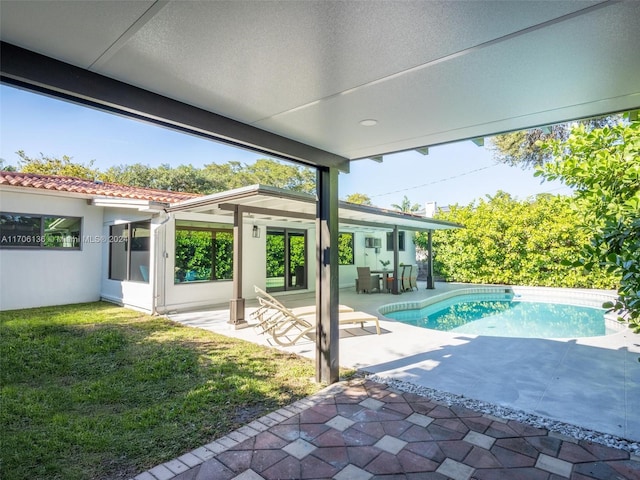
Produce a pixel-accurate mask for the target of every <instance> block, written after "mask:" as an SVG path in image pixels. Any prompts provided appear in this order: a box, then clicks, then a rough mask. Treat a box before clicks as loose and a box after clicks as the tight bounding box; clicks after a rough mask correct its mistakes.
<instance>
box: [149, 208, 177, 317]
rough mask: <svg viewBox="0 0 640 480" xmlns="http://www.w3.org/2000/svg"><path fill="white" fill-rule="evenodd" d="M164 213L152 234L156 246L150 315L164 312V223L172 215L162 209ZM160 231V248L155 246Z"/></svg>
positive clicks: (165, 277) (165, 270)
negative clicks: (160, 300) (160, 297)
mask: <svg viewBox="0 0 640 480" xmlns="http://www.w3.org/2000/svg"><path fill="white" fill-rule="evenodd" d="M164 213H165V214H166V215H167V218H166V219H165V220H163V221H162V222H160V223H159V224H158V227H157V228H156V229H155V231H154V234H153V235H154V243H155V246H156V248H155V249H154V253H155V255H154V256H153V302H152V305H151V314H152V315H162V314H163V313H165V311H166V308H165V305H166V303H167V289H166V285H164V282H166V280H167V256H168V254H167V251H166V248H167V229H166V224H167V222H169V220H171V219H172V218H173V217H172V216H171V214H170V213H167V211H166V210H165V211H164ZM160 233H162V248H157V247H159V243H160ZM160 255H162V276H161V275H159V274H158V272H159V270H160V266H159V263H160V260H159V258H158V257H159V256H160ZM160 279H162V282H163V287H162V305H161V307H162V313H160V310H159V309H158V307H159V305H158V290H159V283H160Z"/></svg>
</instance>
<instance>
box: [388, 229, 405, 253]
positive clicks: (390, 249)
mask: <svg viewBox="0 0 640 480" xmlns="http://www.w3.org/2000/svg"><path fill="white" fill-rule="evenodd" d="M404 233H405V232H404V230H399V231H398V251H399V252H404V251H405V245H406V242H405V234H404ZM387 252H393V232H387Z"/></svg>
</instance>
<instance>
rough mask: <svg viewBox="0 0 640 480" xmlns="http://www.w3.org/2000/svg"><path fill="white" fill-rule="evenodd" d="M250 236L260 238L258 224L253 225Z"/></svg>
mask: <svg viewBox="0 0 640 480" xmlns="http://www.w3.org/2000/svg"><path fill="white" fill-rule="evenodd" d="M251 236H252V237H253V238H260V227H258V225H254V226H253V228H252V229H251Z"/></svg>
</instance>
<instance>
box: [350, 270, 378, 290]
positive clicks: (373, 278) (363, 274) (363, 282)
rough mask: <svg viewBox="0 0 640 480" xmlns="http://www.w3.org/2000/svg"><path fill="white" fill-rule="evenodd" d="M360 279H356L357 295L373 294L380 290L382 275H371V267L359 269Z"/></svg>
mask: <svg viewBox="0 0 640 480" xmlns="http://www.w3.org/2000/svg"><path fill="white" fill-rule="evenodd" d="M357 270H358V278H356V293H360V292H367V293H371V292H373V291H374V290H377V291H378V292H381V290H380V275H371V269H370V268H369V267H357Z"/></svg>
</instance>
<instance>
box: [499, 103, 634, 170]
mask: <svg viewBox="0 0 640 480" xmlns="http://www.w3.org/2000/svg"><path fill="white" fill-rule="evenodd" d="M620 118H621V116H620V115H610V116H607V117H599V118H591V119H587V120H581V121H579V122H577V124H579V125H583V126H584V127H585V128H586V129H588V130H593V129H594V128H600V127H603V126H605V125H609V126H611V125H615V124H616V123H617V122H618V121H619V120H620ZM573 124H574V123H561V124H558V125H553V126H550V127H547V128H544V129H542V128H533V129H531V130H520V131H517V132H510V133H503V134H501V135H496V136H495V137H493V138H492V139H491V142H490V143H491V147H490V149H491V150H492V152H493V158H494V160H496V161H497V162H499V163H505V164H507V165H511V166H519V167H521V168H523V169H528V168H535V167H536V166H539V165H543V164H544V163H546V162H548V161H550V160H551V159H552V158H553V155H552V153H551V151H550V150H548V149H544V148H542V143H541V142H549V141H557V142H563V141H565V140H566V139H567V138H568V137H569V133H570V131H571V126H572V125H573Z"/></svg>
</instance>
